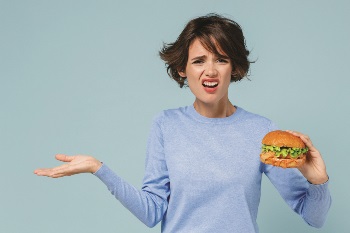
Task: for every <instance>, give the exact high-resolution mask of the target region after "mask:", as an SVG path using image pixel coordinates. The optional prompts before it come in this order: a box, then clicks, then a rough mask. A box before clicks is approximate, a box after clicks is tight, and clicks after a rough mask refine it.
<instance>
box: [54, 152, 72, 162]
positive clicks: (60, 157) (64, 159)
mask: <svg viewBox="0 0 350 233" xmlns="http://www.w3.org/2000/svg"><path fill="white" fill-rule="evenodd" d="M55 157H56V159H57V160H59V161H62V162H71V161H72V160H73V159H74V156H68V155H64V154H57V155H56V156H55Z"/></svg>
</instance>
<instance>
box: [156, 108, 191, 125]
mask: <svg viewBox="0 0 350 233" xmlns="http://www.w3.org/2000/svg"><path fill="white" fill-rule="evenodd" d="M187 108H188V106H186V107H179V108H173V109H166V110H163V111H161V112H159V113H158V114H156V115H155V116H154V118H153V121H158V122H163V121H168V120H177V119H180V118H183V117H185V115H186V112H187Z"/></svg>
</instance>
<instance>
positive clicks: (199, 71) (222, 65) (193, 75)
mask: <svg viewBox="0 0 350 233" xmlns="http://www.w3.org/2000/svg"><path fill="white" fill-rule="evenodd" d="M218 51H220V49H218ZM220 52H221V51H220ZM222 54H224V53H222ZM231 73H232V64H231V61H230V59H229V57H228V56H226V55H220V56H218V55H216V54H213V53H211V52H210V51H208V50H207V49H206V48H205V47H204V46H203V45H202V43H201V42H200V41H199V40H198V39H195V40H194V41H193V43H192V44H191V45H190V47H189V50H188V60H187V64H186V69H185V71H180V72H179V75H180V76H181V77H184V78H186V79H187V83H188V86H189V87H190V89H191V91H192V93H193V94H194V95H195V97H196V101H199V102H201V103H204V104H210V105H211V104H218V103H219V102H220V101H224V100H226V99H227V98H228V87H229V85H230V81H231Z"/></svg>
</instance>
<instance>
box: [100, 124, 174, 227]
mask: <svg viewBox="0 0 350 233" xmlns="http://www.w3.org/2000/svg"><path fill="white" fill-rule="evenodd" d="M94 175H95V176H97V177H98V178H99V179H100V180H101V181H102V182H103V183H104V184H105V185H106V186H107V188H108V190H109V191H110V192H111V193H112V195H114V196H115V198H116V199H118V200H119V201H120V202H121V203H122V204H123V205H124V206H125V207H126V208H127V209H128V210H129V211H131V212H132V213H133V214H134V215H135V216H136V217H137V218H138V219H140V220H141V221H142V222H143V223H144V224H146V225H147V226H148V227H153V226H155V225H156V224H157V223H159V222H160V221H161V220H162V219H163V215H164V213H165V211H166V209H167V206H168V201H167V200H168V196H169V195H170V184H169V183H170V182H169V176H168V170H167V166H166V163H165V159H164V149H163V139H162V133H161V127H160V118H159V117H158V118H157V119H155V120H154V121H153V124H152V128H151V132H150V135H149V139H148V143H147V154H146V167H145V176H144V180H143V186H142V189H141V190H139V189H137V188H135V187H134V186H132V185H131V184H129V183H127V182H126V181H124V180H123V179H122V178H120V177H119V176H118V175H116V174H115V173H114V172H113V171H112V170H111V169H109V168H108V167H107V165H105V164H103V165H102V167H101V168H100V169H99V170H98V171H97V172H96V173H94Z"/></svg>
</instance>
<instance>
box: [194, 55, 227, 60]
mask: <svg viewBox="0 0 350 233" xmlns="http://www.w3.org/2000/svg"><path fill="white" fill-rule="evenodd" d="M206 57H207V56H206V55H202V56H197V57H194V58H192V59H191V61H193V60H198V59H204V58H206ZM217 58H222V59H230V57H228V56H225V55H221V54H220V55H219V56H217Z"/></svg>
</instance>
